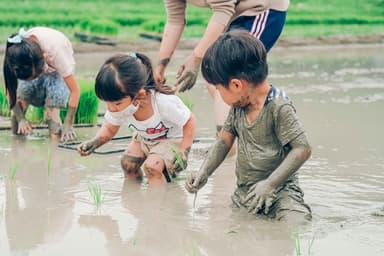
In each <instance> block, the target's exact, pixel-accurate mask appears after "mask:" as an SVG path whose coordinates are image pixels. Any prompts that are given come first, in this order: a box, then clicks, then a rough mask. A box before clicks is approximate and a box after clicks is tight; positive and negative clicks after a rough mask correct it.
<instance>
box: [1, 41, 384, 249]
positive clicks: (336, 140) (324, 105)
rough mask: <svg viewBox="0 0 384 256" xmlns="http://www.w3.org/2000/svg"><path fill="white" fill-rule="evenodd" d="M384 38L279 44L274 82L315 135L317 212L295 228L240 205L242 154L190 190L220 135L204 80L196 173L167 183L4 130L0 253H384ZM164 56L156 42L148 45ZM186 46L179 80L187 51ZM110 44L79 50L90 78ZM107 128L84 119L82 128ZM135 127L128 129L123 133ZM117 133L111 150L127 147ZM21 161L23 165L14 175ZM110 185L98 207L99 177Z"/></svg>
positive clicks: (114, 158) (193, 163)
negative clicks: (237, 166)
mask: <svg viewBox="0 0 384 256" xmlns="http://www.w3.org/2000/svg"><path fill="white" fill-rule="evenodd" d="M383 50H384V46H364V47H361V46H348V47H321V48H314V47H311V48H305V47H300V48H284V49H283V48H276V49H274V50H273V51H272V52H271V54H270V59H269V62H270V73H271V75H270V79H269V80H270V82H271V83H273V84H274V85H276V86H278V87H280V88H281V89H284V90H285V91H286V92H287V93H288V94H289V95H290V97H291V98H292V99H293V101H294V102H295V105H296V107H297V112H298V115H299V117H300V119H301V120H302V122H303V123H304V125H305V127H306V130H307V132H308V136H309V138H310V141H311V144H312V146H313V156H312V158H311V159H310V160H309V161H308V162H307V163H306V164H305V165H304V166H303V167H302V168H301V170H300V178H301V186H302V187H303V189H304V192H305V200H306V202H307V203H308V204H309V205H310V206H311V207H312V211H313V221H312V222H311V223H310V224H307V225H301V226H294V225H290V224H289V223H279V222H272V221H267V220H261V219H255V218H253V217H251V216H248V215H247V214H246V213H244V212H239V211H234V210H232V209H231V208H230V207H229V205H230V195H231V193H232V191H233V189H234V170H233V167H234V160H235V159H234V157H231V158H228V159H227V160H226V161H225V162H224V163H223V165H222V166H220V168H219V169H218V170H217V171H216V173H215V175H214V176H213V177H212V178H211V179H210V180H209V182H208V184H207V185H206V186H205V187H204V189H203V190H202V191H200V192H199V194H198V196H197V200H196V205H195V207H193V196H192V195H189V194H187V192H186V191H185V190H184V188H183V184H184V180H185V177H186V175H187V174H188V173H189V172H190V171H194V170H197V169H198V167H199V165H200V164H201V162H202V160H203V157H204V154H205V151H206V150H207V148H208V147H209V144H210V139H212V138H213V136H214V124H213V120H214V119H213V114H212V111H210V109H212V102H211V99H210V97H209V95H208V93H207V91H206V90H205V88H204V83H203V81H202V80H199V81H198V84H197V85H196V86H195V88H194V89H193V90H192V91H191V92H188V93H186V94H184V95H183V97H187V98H188V99H189V100H190V101H192V102H193V103H194V108H193V110H194V112H195V114H196V115H197V118H198V130H197V137H198V138H202V140H201V141H200V142H198V143H196V144H195V145H194V148H193V151H192V155H191V158H190V161H189V166H188V169H187V171H186V172H185V173H184V174H183V175H181V176H180V177H179V178H178V179H177V180H175V181H174V182H173V183H171V184H167V185H165V186H148V185H147V184H145V182H144V183H141V184H139V183H137V182H134V181H128V180H124V178H123V176H122V172H121V170H120V166H119V154H112V155H106V156H101V155H93V156H91V157H88V158H81V157H79V156H77V155H76V153H75V152H74V151H71V150H61V149H58V148H57V147H56V145H54V144H51V143H50V142H49V141H48V140H46V139H44V138H42V137H41V136H40V135H44V131H40V133H41V134H36V135H34V136H30V137H28V138H26V140H20V139H16V138H14V137H11V136H10V135H9V133H8V132H2V133H1V134H0V162H1V167H0V255H2V256H3V255H78V254H79V253H80V252H81V253H82V254H84V255H248V254H253V255H299V254H298V251H299V249H297V246H296V244H297V242H298V241H300V245H299V246H298V248H300V251H301V255H384V242H383V241H384V216H380V215H384V145H383V142H384V138H383V134H382V133H383V131H384V119H383V114H382V110H383V109H384V68H383V67H384V57H383V55H382V54H381V53H382V52H383ZM149 54H150V56H155V52H151V53H149ZM186 54H187V52H184V51H180V52H179V55H177V56H176V59H175V61H174V62H173V63H172V65H171V67H170V69H171V72H170V78H169V80H170V81H172V80H173V79H172V76H173V77H174V75H175V70H176V66H177V64H178V63H180V62H181V61H182V59H183V58H184V57H185V56H186ZM109 55H110V54H109V53H96V54H94V53H93V54H85V53H84V54H81V55H80V54H79V55H78V56H77V63H78V66H77V73H78V76H79V77H80V78H84V79H89V78H93V77H94V73H95V70H97V68H98V67H99V66H100V64H101V63H102V61H103V60H104V59H105V58H106V57H107V56H109ZM96 130H97V128H90V129H79V130H78V133H79V136H80V138H82V139H85V138H89V137H91V136H93V135H94V133H95V132H96ZM125 134H127V131H126V130H124V129H122V130H121V132H120V135H125ZM126 143H127V141H124V140H123V141H114V142H113V143H111V144H109V145H108V146H105V147H104V148H101V149H100V150H101V151H104V152H105V151H108V150H114V149H121V148H124V146H125V145H126ZM12 169H16V170H17V171H16V172H14V173H15V174H14V177H12V176H13V174H12V171H11V170H12ZM90 184H97V185H99V186H100V188H101V191H102V192H101V194H102V197H103V202H102V204H101V206H100V207H99V208H96V207H95V203H94V202H93V201H92V198H91V195H90V193H89V189H88V187H89V185H90Z"/></svg>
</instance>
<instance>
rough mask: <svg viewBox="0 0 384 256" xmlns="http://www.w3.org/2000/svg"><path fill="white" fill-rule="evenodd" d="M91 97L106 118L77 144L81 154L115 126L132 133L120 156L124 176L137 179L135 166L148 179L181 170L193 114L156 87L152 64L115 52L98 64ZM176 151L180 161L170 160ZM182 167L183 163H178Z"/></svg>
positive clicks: (191, 133) (164, 177)
mask: <svg viewBox="0 0 384 256" xmlns="http://www.w3.org/2000/svg"><path fill="white" fill-rule="evenodd" d="M95 91H96V95H97V97H98V98H99V99H101V100H103V101H105V102H106V105H107V111H106V113H105V120H106V122H105V123H104V125H103V126H102V127H101V128H100V130H99V131H98V132H97V134H96V136H95V137H94V138H93V139H92V140H89V141H86V142H83V143H82V144H80V145H79V146H78V147H77V150H78V152H79V153H80V155H82V156H86V155H89V154H91V153H92V151H94V150H95V149H96V148H98V147H100V146H101V145H103V144H105V143H107V142H108V141H109V140H111V139H112V138H113V137H114V136H115V135H116V133H117V132H118V130H119V128H120V126H121V125H127V126H128V127H129V128H133V129H134V130H135V131H136V135H135V136H134V138H133V139H132V141H131V142H130V144H129V145H128V147H127V149H126V150H125V152H124V154H123V156H122V158H121V167H122V168H123V170H124V175H125V177H134V178H141V177H142V175H143V174H142V173H141V171H140V168H141V166H142V165H143V169H144V172H145V175H146V177H147V179H148V183H150V184H151V183H152V184H155V183H156V184H159V183H164V182H165V181H167V182H170V181H171V177H175V176H176V174H177V173H178V172H179V171H182V170H183V168H185V166H186V163H187V156H188V152H189V150H190V147H191V146H192V143H193V138H194V134H195V126H196V124H195V117H194V115H193V114H192V112H191V111H190V110H189V109H188V108H187V107H186V106H185V105H184V103H183V102H182V101H181V99H180V98H179V97H177V96H176V95H171V93H173V92H171V91H170V90H169V89H167V88H166V87H165V86H157V85H156V83H155V80H154V78H153V71H152V65H151V62H150V60H149V58H148V57H147V56H145V55H143V54H139V53H134V54H131V55H123V54H118V55H114V56H112V57H111V58H109V59H108V60H107V61H106V62H105V63H104V64H103V66H102V67H101V68H100V71H99V73H98V74H97V77H96V83H95ZM176 154H180V155H181V156H182V160H183V161H182V162H180V161H176V159H177V156H176ZM183 165H184V166H183Z"/></svg>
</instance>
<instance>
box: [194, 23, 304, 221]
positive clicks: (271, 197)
mask: <svg viewBox="0 0 384 256" xmlns="http://www.w3.org/2000/svg"><path fill="white" fill-rule="evenodd" d="M201 69H202V73H203V76H204V78H205V79H206V80H207V81H208V82H209V83H211V84H213V85H214V86H215V87H216V90H218V92H219V93H220V95H221V96H222V98H223V100H224V101H225V102H226V103H227V104H228V105H230V106H231V110H230V113H229V115H228V117H227V120H226V122H225V124H224V127H223V129H222V130H221V131H220V133H219V136H218V139H217V140H216V142H215V143H214V144H213V145H212V147H211V149H210V151H209V153H208V155H207V158H206V159H205V161H204V162H203V164H202V166H201V167H200V170H199V172H198V173H196V174H193V175H191V177H190V179H189V180H188V181H187V182H186V189H187V190H188V191H189V192H191V193H196V192H197V191H198V190H199V189H200V188H202V187H203V186H204V185H205V184H206V183H207V180H208V177H209V176H211V175H212V174H213V172H214V171H215V169H216V168H217V167H218V166H219V165H220V164H221V163H222V162H223V160H224V159H225V156H226V155H227V153H228V151H229V150H230V148H231V146H232V144H233V143H234V141H235V138H237V141H238V153H237V159H236V170H235V171H236V177H237V186H236V189H235V192H234V193H233V195H232V202H233V204H234V206H236V207H239V208H243V209H246V210H247V211H248V212H250V213H251V214H255V215H258V216H261V215H265V216H268V217H271V218H274V219H277V220H290V221H294V222H296V221H297V222H301V221H302V220H305V219H311V210H310V208H309V206H308V205H307V204H305V203H304V199H303V196H304V194H303V191H302V190H301V188H300V187H299V182H298V175H297V171H298V170H299V168H300V167H301V166H302V165H303V164H304V162H305V161H306V160H307V159H308V158H309V157H310V155H311V147H310V145H309V143H308V140H307V136H306V134H305V131H304V129H303V126H302V124H301V123H300V122H299V119H298V117H297V115H296V110H295V107H294V106H293V104H292V102H291V100H290V99H289V98H288V97H287V96H286V94H285V93H284V92H283V91H281V90H279V89H278V88H277V87H275V86H273V85H271V84H270V83H269V82H268V81H267V75H268V65H267V59H266V51H265V48H264V46H263V44H262V43H261V42H260V41H259V40H258V39H256V38H255V37H253V36H252V35H250V34H249V33H247V32H245V31H235V30H234V31H232V32H229V33H226V34H224V35H222V36H221V37H220V38H219V39H218V40H217V41H216V42H215V43H214V44H213V45H212V46H211V47H210V48H209V49H208V51H207V52H206V54H205V56H204V58H203V62H202V68H201Z"/></svg>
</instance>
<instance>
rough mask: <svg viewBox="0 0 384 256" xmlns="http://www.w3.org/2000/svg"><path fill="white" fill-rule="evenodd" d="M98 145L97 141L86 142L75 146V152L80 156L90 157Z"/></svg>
mask: <svg viewBox="0 0 384 256" xmlns="http://www.w3.org/2000/svg"><path fill="white" fill-rule="evenodd" d="M99 145H100V143H99V141H98V140H88V141H84V142H83V143H81V144H79V145H78V146H77V152H79V154H80V155H81V156H88V155H90V154H91V153H92V152H93V151H94V150H95V149H96V148H98V147H99Z"/></svg>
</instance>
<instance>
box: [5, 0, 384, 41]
mask: <svg viewBox="0 0 384 256" xmlns="http://www.w3.org/2000/svg"><path fill="white" fill-rule="evenodd" d="M0 13H1V15H0V35H1V38H0V41H1V42H5V40H6V38H7V37H8V36H9V35H10V34H11V33H12V32H15V31H17V29H18V28H19V27H22V26H23V27H25V28H30V27H32V26H38V25H45V26H50V27H54V28H57V29H59V30H62V31H63V32H64V33H66V34H67V35H68V36H69V37H72V38H71V39H73V34H74V32H76V31H77V32H87V33H93V34H98V35H109V36H112V37H114V38H115V39H118V40H119V41H129V40H135V39H138V34H139V33H140V32H144V31H145V32H152V33H161V32H162V29H163V26H164V22H165V9H164V6H163V1H162V0H144V1H143V0H140V1H138V0H124V1H115V0H106V1H101V0H93V1H89V0H84V1H79V0H77V1H76V0H65V1H57V0H54V1H41V0H33V1H31V0H29V1H18V0H16V1H5V0H0ZM187 14H188V18H187V22H188V23H187V24H188V26H187V28H186V31H185V33H184V36H185V37H199V36H201V35H202V33H203V31H204V29H205V26H206V24H207V22H208V20H209V17H210V15H211V11H210V10H209V9H207V8H197V7H193V6H190V5H189V6H188V13H187ZM383 33H384V0H350V1H347V0H322V1H319V0H300V1H298V0H291V4H290V7H289V10H288V14H287V22H286V26H285V28H284V32H283V35H282V38H290V37H316V36H334V35H367V34H383Z"/></svg>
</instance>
